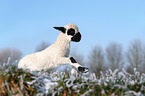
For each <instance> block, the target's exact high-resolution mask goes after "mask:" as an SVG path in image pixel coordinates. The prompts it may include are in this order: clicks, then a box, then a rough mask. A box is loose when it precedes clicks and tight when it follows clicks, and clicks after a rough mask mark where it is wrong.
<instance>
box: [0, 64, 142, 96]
mask: <svg viewBox="0 0 145 96" xmlns="http://www.w3.org/2000/svg"><path fill="white" fill-rule="evenodd" d="M100 74H101V75H100V77H97V75H96V74H94V73H88V74H82V73H77V72H76V74H65V73H64V72H61V73H60V72H52V73H50V74H48V73H47V71H45V70H43V71H41V72H36V71H33V72H31V71H29V70H23V69H18V68H17V64H16V62H15V63H13V64H9V62H6V63H4V64H2V65H0V95H18V94H19V95H32V94H33V95H53V96H58V95H60V96H61V95H75V96H84V95H92V96H96V95H97V96H102V95H108V96H110V95H118V96H122V95H137V96H144V95H145V74H144V73H142V74H141V73H139V72H137V71H136V69H134V75H133V74H129V73H127V72H126V71H125V70H124V69H123V70H122V71H121V72H119V71H118V70H117V69H116V70H115V71H112V70H110V69H109V70H108V71H106V72H105V73H102V72H100Z"/></svg>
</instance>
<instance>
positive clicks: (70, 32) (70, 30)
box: [67, 28, 75, 36]
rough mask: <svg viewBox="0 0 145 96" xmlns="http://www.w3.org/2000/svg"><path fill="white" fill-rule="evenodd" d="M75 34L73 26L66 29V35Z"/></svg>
mask: <svg viewBox="0 0 145 96" xmlns="http://www.w3.org/2000/svg"><path fill="white" fill-rule="evenodd" d="M74 34H75V30H74V29H73V28H70V29H69V30H68V31H67V35H72V36H73V35H74Z"/></svg>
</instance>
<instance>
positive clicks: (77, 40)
mask: <svg viewBox="0 0 145 96" xmlns="http://www.w3.org/2000/svg"><path fill="white" fill-rule="evenodd" d="M80 40H81V34H80V32H78V33H77V34H75V35H74V36H73V37H72V38H71V41H74V42H79V41H80Z"/></svg>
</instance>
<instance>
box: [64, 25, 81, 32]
mask: <svg viewBox="0 0 145 96" xmlns="http://www.w3.org/2000/svg"><path fill="white" fill-rule="evenodd" d="M64 27H65V28H66V29H69V28H74V29H75V30H76V31H79V29H78V27H77V26H76V25H75V24H68V25H65V26H64Z"/></svg>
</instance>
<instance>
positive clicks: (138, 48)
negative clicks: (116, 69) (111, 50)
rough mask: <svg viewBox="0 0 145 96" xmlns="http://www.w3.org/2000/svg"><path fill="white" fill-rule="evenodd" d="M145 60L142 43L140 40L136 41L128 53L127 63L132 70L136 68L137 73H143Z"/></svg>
mask: <svg viewBox="0 0 145 96" xmlns="http://www.w3.org/2000/svg"><path fill="white" fill-rule="evenodd" d="M144 59H145V51H144V47H143V44H142V42H141V41H140V40H134V41H133V42H132V44H131V45H130V46H129V48H128V51H127V61H128V63H129V64H130V68H132V69H133V68H136V69H137V71H141V70H142V68H143V67H144V66H145V60H144ZM132 69H130V70H132ZM143 70H144V69H143ZM128 71H129V70H128Z"/></svg>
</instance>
